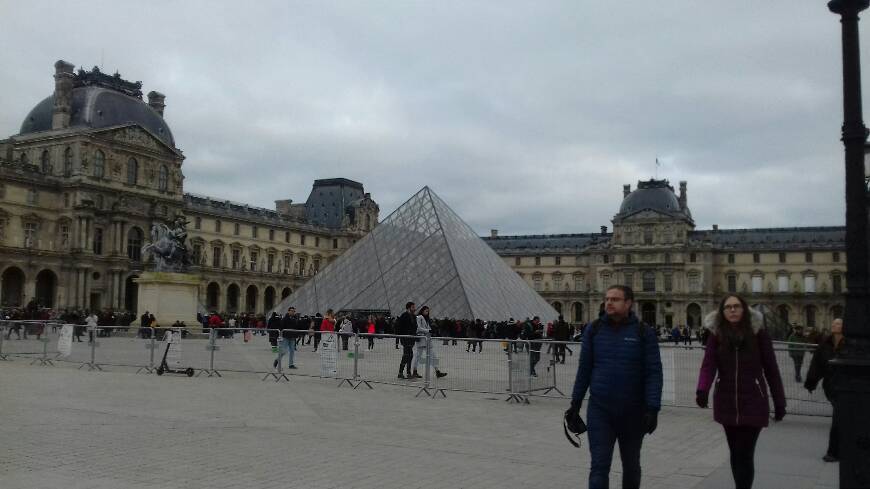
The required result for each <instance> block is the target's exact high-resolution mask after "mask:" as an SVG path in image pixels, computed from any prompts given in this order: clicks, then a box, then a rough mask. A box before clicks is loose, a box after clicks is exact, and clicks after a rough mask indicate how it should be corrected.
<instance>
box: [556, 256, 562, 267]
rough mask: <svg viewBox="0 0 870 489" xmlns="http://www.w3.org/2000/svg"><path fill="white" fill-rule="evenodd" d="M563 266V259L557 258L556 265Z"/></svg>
mask: <svg viewBox="0 0 870 489" xmlns="http://www.w3.org/2000/svg"><path fill="white" fill-rule="evenodd" d="M561 264H562V257H561V256H557V257H556V265H561Z"/></svg>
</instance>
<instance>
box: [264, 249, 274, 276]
mask: <svg viewBox="0 0 870 489" xmlns="http://www.w3.org/2000/svg"><path fill="white" fill-rule="evenodd" d="M274 267H275V254H274V253H269V255H268V256H266V271H267V272H269V273H272V271H273V270H272V269H273V268H274Z"/></svg>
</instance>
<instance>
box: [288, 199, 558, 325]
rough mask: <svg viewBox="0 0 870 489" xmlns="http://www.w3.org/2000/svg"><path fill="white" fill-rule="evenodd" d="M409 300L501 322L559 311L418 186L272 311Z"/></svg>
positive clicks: (444, 313)
mask: <svg viewBox="0 0 870 489" xmlns="http://www.w3.org/2000/svg"><path fill="white" fill-rule="evenodd" d="M408 301H412V302H414V303H415V304H417V307H418V308H419V307H420V306H422V305H424V304H425V305H428V306H429V307H430V309H431V314H432V316H433V317H439V318H440V317H449V318H456V319H483V320H487V321H490V320H492V321H503V320H507V319H508V318H509V317H513V318H516V319H524V318H526V317H533V316H540V317H541V320H542V321H549V320H553V319H555V318H556V317H558V313H557V312H556V310H555V309H553V307H552V306H550V305H549V304H548V303H547V302H546V301H545V300H544V299H543V298H542V297H541V296H540V295H538V293H537V292H535V291H534V290H532V288H531V287H529V286H528V284H526V282H525V281H523V280H522V279H521V278H520V277H519V276H517V274H516V272H514V271H513V270H511V268H510V267H509V266H508V265H507V264H505V262H504V261H503V260H502V258H501V257H499V256H498V255H497V254H496V253H495V251H493V250H492V248H490V247H489V246H488V245H487V244H486V243H485V242H484V241H483V240H482V239H480V237H479V236H477V234H475V232H474V230H472V229H471V227H470V226H469V225H468V224H466V223H465V222H464V221H462V219H460V218H459V216H457V215H456V213H455V212H453V210H452V209H450V207H448V206H447V204H445V203H444V201H443V200H441V199H440V198H439V197H438V196H437V195H435V193H434V192H432V190H430V189H429V187H423V188H422V189H421V190H420V191H419V192H417V193H416V194H414V196H412V197H411V198H410V199H408V201H407V202H405V203H404V204H402V205H401V206H400V207H399V208H398V209H396V210H395V211H393V213H392V214H390V215H389V216H388V217H387V218H386V219H384V220H383V221H382V222H381V223H380V224H378V225H377V226H376V227H375V228H374V229H373V230H372V231H371V232H370V233H369V234H367V235H366V236H365V237H363V238H362V239H361V240H359V241H358V242H357V243H356V244H355V245H354V246H353V247H351V248H350V249H349V250H347V251H346V252H345V253H344V254H343V255H341V256H340V257H339V258H338V259H336V260H335V261H334V262H332V263H330V264H329V265H328V266H327V267H325V268H324V269H322V270H321V271H320V272H319V273H318V274H317V275H315V276H314V277H312V278H311V279H310V280H308V282H306V283H305V285H303V286H302V287H300V288H299V289H297V290H296V291H295V292H294V293H292V294H291V295H290V296H288V297H287V298H285V299H284V300H283V301H281V303H280V304H279V305H278V306H277V307H276V308H275V309H274V310H275V311H286V310H287V307H289V306H291V305H292V306H294V307H296V310H297V312H299V313H300V314H303V315H304V314H307V315H313V314H315V313H317V312H320V313H321V314H322V313H323V312H325V311H326V310H327V309H333V310H334V311H336V312H338V311H342V310H389V311H390V312H391V314H393V315H397V314H399V313H401V312H402V311H403V310H404V308H405V303H406V302H408Z"/></svg>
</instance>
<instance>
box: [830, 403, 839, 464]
mask: <svg viewBox="0 0 870 489" xmlns="http://www.w3.org/2000/svg"><path fill="white" fill-rule="evenodd" d="M830 401H831V406H833V408H834V414H833V415H832V416H831V431H830V433H828V453H827V454H828V455H833V456H834V457H837V458H840V432H839V429H840V423H839V421H840V420H839V418H840V414H839V409H838V408H837V400H836V399H830Z"/></svg>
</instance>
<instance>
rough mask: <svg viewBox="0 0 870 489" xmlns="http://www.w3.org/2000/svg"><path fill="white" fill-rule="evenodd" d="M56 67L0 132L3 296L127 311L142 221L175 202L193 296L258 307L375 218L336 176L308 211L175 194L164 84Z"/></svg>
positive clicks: (176, 156) (322, 184)
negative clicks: (39, 98) (18, 120)
mask: <svg viewBox="0 0 870 489" xmlns="http://www.w3.org/2000/svg"><path fill="white" fill-rule="evenodd" d="M55 70H56V73H55V92H54V94H52V96H51V97H49V98H47V99H46V100H44V101H43V102H42V103H40V104H38V105H37V106H36V107H35V108H34V109H33V111H31V113H30V114H29V115H28V116H27V118H26V119H25V121H24V124H22V130H21V132H20V134H17V135H14V136H11V137H9V138H8V139H6V140H0V204H2V205H0V305H2V306H17V305H24V304H26V303H27V302H28V301H30V300H31V299H32V298H36V299H37V301H38V302H39V303H40V304H41V305H43V306H46V307H53V308H90V309H104V308H112V309H115V310H130V311H135V310H136V309H137V308H136V284H135V281H134V279H135V278H137V277H138V276H139V275H140V274H141V273H142V272H143V271H145V270H148V269H150V268H151V264H150V263H148V262H147V261H143V257H142V256H141V247H142V245H143V244H145V243H146V242H147V241H148V239H149V238H148V233H149V230H150V228H151V225H152V224H155V223H158V222H167V221H170V220H171V219H173V218H174V217H175V216H176V215H177V214H181V215H184V216H186V218H187V220H188V221H189V224H188V232H189V247H190V249H191V250H192V251H193V252H194V254H195V257H194V258H195V260H196V263H195V264H194V266H193V268H192V270H191V273H193V274H195V275H196V276H198V277H199V283H200V287H199V301H200V305H201V307H202V308H205V309H209V310H221V311H232V312H235V311H239V312H242V311H246V312H264V311H266V310H268V309H269V308H270V307H271V305H273V304H277V303H278V301H280V298H281V297H283V296H286V295H288V294H289V293H290V291H292V290H295V288H297V287H298V286H299V285H301V284H302V283H303V282H304V281H305V280H306V279H307V278H308V277H309V276H310V275H312V274H314V273H317V271H318V270H319V269H320V268H321V267H322V266H323V265H324V264H325V263H328V262H329V261H331V260H333V259H334V258H335V257H337V256H338V255H340V254H341V253H342V252H343V251H344V250H346V249H347V248H348V247H350V246H351V245H352V244H353V243H354V242H355V241H356V240H358V239H359V238H360V237H362V236H363V235H364V234H365V233H367V232H368V231H369V230H370V229H371V228H372V227H373V226H375V225H376V224H377V219H378V212H379V208H378V206H377V204H376V203H375V202H374V201H373V200H372V199H371V196H370V195H369V194H367V193H365V192H364V190H363V186H362V185H361V184H359V183H357V182H353V181H350V180H346V179H330V180H318V181H316V182H315V184H314V186H313V189H312V196H310V197H309V201H312V200H314V199H315V197H316V200H317V202H318V214H317V216H316V217H315V218H313V217H312V215H311V212H310V211H309V210H308V208H313V206H308V207H306V204H293V202H292V200H279V201H276V210H270V209H263V208H258V207H253V206H249V205H246V204H238V203H234V202H229V201H226V200H223V199H214V198H209V197H204V196H197V195H191V194H185V193H184V191H183V183H184V175H183V172H182V164H183V162H184V155H183V153H182V151H181V150H180V149H178V148H177V147H176V146H175V143H174V139H173V138H172V135H171V132H170V130H169V127H168V126H167V125H166V124H165V122H164V121H163V112H164V108H165V96H164V95H162V94H160V93H157V92H151V93H149V94H148V103H147V104H146V103H145V102H143V101H142V100H141V91H140V88H141V83H139V82H135V83H132V82H127V81H125V80H122V79H121V78H120V76H119V75H115V76H114V77H112V76H109V75H104V74H101V73H99V71H98V70H97V69H94V70H93V71H91V72H84V71H82V70H80V71H79V73H78V74H75V73H73V66H72V65H70V64H69V63H65V62H62V61H59V62H58V63H56V64H55ZM333 192H335V193H336V194H337V193H339V192H340V193H341V196H340V198H339V196H335V198H333ZM330 205H331V207H330ZM325 209H330V210H331V212H332V213H333V215H335V216H338V217H337V218H336V219H333V220H332V221H331V223H332V225H324V224H321V221H322V216H323V215H324V214H325V212H326V211H325Z"/></svg>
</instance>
